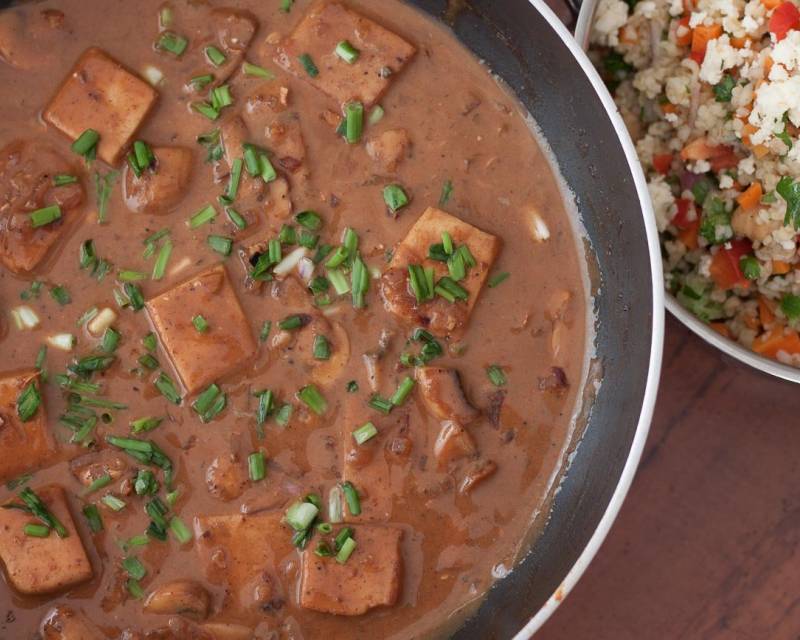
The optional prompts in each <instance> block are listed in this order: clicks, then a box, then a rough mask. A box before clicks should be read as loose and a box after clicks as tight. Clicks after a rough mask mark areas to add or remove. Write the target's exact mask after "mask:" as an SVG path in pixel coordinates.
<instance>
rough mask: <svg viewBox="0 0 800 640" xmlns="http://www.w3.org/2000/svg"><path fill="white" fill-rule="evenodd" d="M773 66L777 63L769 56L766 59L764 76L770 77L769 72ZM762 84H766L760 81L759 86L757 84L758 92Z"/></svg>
mask: <svg viewBox="0 0 800 640" xmlns="http://www.w3.org/2000/svg"><path fill="white" fill-rule="evenodd" d="M773 64H775V61H774V60H773V59H772V56H767V57H766V58H764V75H765V76H768V75H769V72H770V71H772V65H773ZM762 84H764V82H763V81H760V82H759V83H758V84H756V90H758V88H759V87H760V86H761V85H762Z"/></svg>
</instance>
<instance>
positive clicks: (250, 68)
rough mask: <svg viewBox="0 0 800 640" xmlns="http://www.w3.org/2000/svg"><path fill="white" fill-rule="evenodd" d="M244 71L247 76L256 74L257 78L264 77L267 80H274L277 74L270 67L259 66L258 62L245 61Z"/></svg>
mask: <svg viewBox="0 0 800 640" xmlns="http://www.w3.org/2000/svg"><path fill="white" fill-rule="evenodd" d="M242 73H244V75H246V76H255V77H256V78H264V79H265V80H274V79H275V74H274V73H272V71H270V70H269V69H265V68H264V67H259V66H258V65H257V64H251V63H249V62H245V63H244V64H242Z"/></svg>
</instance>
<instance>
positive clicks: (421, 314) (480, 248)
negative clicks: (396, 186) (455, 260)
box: [381, 207, 500, 336]
mask: <svg viewBox="0 0 800 640" xmlns="http://www.w3.org/2000/svg"><path fill="white" fill-rule="evenodd" d="M445 231H446V232H447V233H449V234H450V236H451V237H452V239H453V244H454V246H456V247H458V246H460V245H466V246H467V247H468V248H469V250H470V253H471V254H472V256H473V257H474V258H475V262H476V263H477V264H476V265H475V266H474V267H472V268H471V269H469V271H468V273H467V275H466V277H465V278H464V279H463V280H462V281H460V282H459V283H458V284H460V285H461V286H462V287H463V288H464V289H466V291H467V293H468V298H467V299H466V300H464V301H456V302H453V303H451V302H448V301H446V300H445V299H444V298H440V297H438V296H436V297H435V298H434V299H433V300H431V301H428V302H424V303H418V302H417V300H416V298H415V297H414V295H413V294H411V293H410V292H409V286H408V266H409V265H411V264H417V265H420V266H422V267H433V269H434V272H435V278H434V280H438V279H439V278H441V277H443V276H446V275H448V270H447V265H446V264H445V263H444V262H440V261H438V260H432V259H430V258H429V257H428V250H429V249H430V247H431V245H435V244H440V243H441V242H442V233H443V232H445ZM499 252H500V240H499V238H497V237H496V236H493V235H491V234H490V233H486V232H485V231H481V230H480V229H478V228H477V227H473V226H472V225H471V224H468V223H466V222H464V221H463V220H460V219H458V218H456V217H455V216H451V215H450V214H449V213H445V212H444V211H441V210H439V209H436V208H434V207H428V209H426V210H425V212H424V213H423V214H422V215H421V216H420V217H419V219H418V220H417V222H416V223H415V224H414V226H413V227H411V230H410V231H409V232H408V234H407V235H406V237H405V238H404V239H403V241H402V242H401V243H400V244H399V245H398V246H397V248H396V250H395V252H394V255H393V257H392V260H391V262H390V263H389V266H388V267H387V269H386V271H385V272H384V274H383V277H382V279H381V295H382V296H383V300H384V302H385V303H386V307H387V308H388V309H389V310H390V311H391V312H392V313H394V314H395V315H396V316H398V317H399V318H401V319H404V320H407V321H408V322H409V323H412V324H416V325H421V326H423V327H425V328H427V329H428V330H429V331H431V332H432V333H435V334H436V335H439V336H448V335H454V334H458V333H459V331H461V330H462V329H463V328H464V327H465V326H466V324H467V322H468V321H469V316H470V314H471V313H472V309H473V308H474V307H475V303H476V302H477V301H478V297H479V296H480V293H481V290H482V289H483V285H484V283H485V282H486V278H487V277H488V276H489V271H490V270H491V268H492V265H493V264H494V261H495V260H496V259H497V255H498V254H499Z"/></svg>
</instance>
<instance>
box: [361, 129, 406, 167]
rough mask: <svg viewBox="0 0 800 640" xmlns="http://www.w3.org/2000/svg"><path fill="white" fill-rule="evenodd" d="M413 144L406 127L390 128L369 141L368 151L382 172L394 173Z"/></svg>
mask: <svg viewBox="0 0 800 640" xmlns="http://www.w3.org/2000/svg"><path fill="white" fill-rule="evenodd" d="M410 146H411V139H410V138H409V137H408V131H406V130H405V129H389V130H388V131H384V132H383V133H381V134H380V135H377V136H375V137H373V138H371V139H370V140H369V141H368V142H367V153H368V154H369V156H370V158H372V160H373V161H374V162H375V165H376V166H377V168H378V169H379V170H380V171H381V172H382V173H394V172H395V171H397V166H398V165H399V164H400V162H402V160H403V159H404V158H405V157H406V155H407V153H408V148H409V147H410Z"/></svg>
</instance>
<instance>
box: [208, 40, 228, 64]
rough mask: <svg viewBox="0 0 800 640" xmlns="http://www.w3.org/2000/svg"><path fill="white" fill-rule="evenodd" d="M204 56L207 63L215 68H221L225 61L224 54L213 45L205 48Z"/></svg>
mask: <svg viewBox="0 0 800 640" xmlns="http://www.w3.org/2000/svg"><path fill="white" fill-rule="evenodd" d="M205 54H206V57H207V58H208V61H209V62H210V63H211V64H213V65H214V66H215V67H221V66H222V65H223V64H225V61H226V60H227V58H226V57H225V54H224V53H222V51H220V50H219V49H217V48H216V47H215V46H213V45H212V46H208V47H206V48H205Z"/></svg>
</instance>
